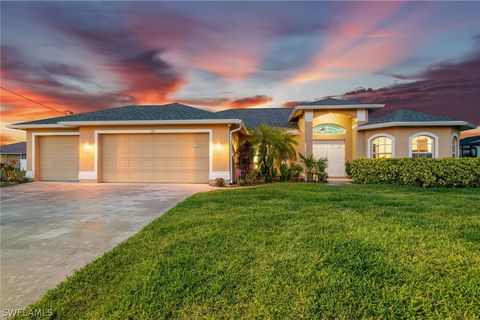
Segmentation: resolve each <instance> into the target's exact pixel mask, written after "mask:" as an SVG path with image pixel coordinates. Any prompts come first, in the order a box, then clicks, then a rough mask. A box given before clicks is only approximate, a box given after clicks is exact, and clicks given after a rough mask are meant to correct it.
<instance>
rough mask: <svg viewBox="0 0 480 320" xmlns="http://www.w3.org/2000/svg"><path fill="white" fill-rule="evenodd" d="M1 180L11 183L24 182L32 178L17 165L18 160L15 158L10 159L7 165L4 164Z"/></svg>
mask: <svg viewBox="0 0 480 320" xmlns="http://www.w3.org/2000/svg"><path fill="white" fill-rule="evenodd" d="M0 180H1V181H2V182H10V183H11V182H19V183H24V182H28V181H30V179H28V178H27V177H26V172H25V171H24V170H20V168H18V167H17V162H16V161H15V160H13V161H10V163H9V164H7V165H4V164H2V167H1V175H0Z"/></svg>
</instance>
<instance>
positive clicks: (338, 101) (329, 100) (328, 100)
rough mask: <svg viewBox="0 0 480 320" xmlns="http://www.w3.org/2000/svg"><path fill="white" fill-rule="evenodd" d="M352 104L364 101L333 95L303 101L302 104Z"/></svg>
mask: <svg viewBox="0 0 480 320" xmlns="http://www.w3.org/2000/svg"><path fill="white" fill-rule="evenodd" d="M352 104H364V103H363V102H360V101H356V100H347V99H338V98H331V97H328V98H324V99H319V100H314V101H308V102H302V103H301V105H302V106H347V105H352Z"/></svg>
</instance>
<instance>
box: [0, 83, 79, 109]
mask: <svg viewBox="0 0 480 320" xmlns="http://www.w3.org/2000/svg"><path fill="white" fill-rule="evenodd" d="M0 89H3V90H5V91H8V92H10V93H13V94H14V95H16V96H19V97H21V98H23V99H26V100H28V101H31V102H33V103H36V104H38V105H41V106H42V107H44V108H47V109H50V110H53V111H55V112H58V113H61V114H69V113H70V111H65V112H62V111H58V110H57V109H54V108H52V107H49V106H47V105H44V104H43V103H40V102H38V101H35V100H33V99H30V98H28V97H25V96H23V95H21V94H20V93H16V92H13V91H12V90H9V89H7V88H4V87H0Z"/></svg>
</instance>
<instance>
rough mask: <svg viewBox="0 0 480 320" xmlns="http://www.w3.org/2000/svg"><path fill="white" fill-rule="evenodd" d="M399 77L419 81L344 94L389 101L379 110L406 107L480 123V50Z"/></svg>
mask: <svg viewBox="0 0 480 320" xmlns="http://www.w3.org/2000/svg"><path fill="white" fill-rule="evenodd" d="M395 77H396V78H397V79H403V80H417V81H414V82H410V83H405V84H399V85H394V86H390V87H384V88H379V89H372V88H360V89H356V90H353V91H350V92H347V93H345V94H344V96H346V97H351V98H355V99H359V100H361V101H364V102H367V103H385V104H386V108H385V109H384V110H382V111H379V112H378V114H382V113H385V112H388V111H392V110H395V109H398V108H406V109H412V110H417V111H421V112H427V113H433V114H439V115H445V116H449V117H452V118H454V119H461V120H468V121H471V122H474V123H477V124H478V123H480V50H478V51H476V52H474V53H473V54H471V55H469V56H468V57H466V58H465V59H464V60H463V61H458V62H442V63H438V64H435V65H432V66H431V67H429V68H427V69H426V70H424V71H422V72H419V73H417V74H412V75H396V76H395ZM418 79H420V80H418Z"/></svg>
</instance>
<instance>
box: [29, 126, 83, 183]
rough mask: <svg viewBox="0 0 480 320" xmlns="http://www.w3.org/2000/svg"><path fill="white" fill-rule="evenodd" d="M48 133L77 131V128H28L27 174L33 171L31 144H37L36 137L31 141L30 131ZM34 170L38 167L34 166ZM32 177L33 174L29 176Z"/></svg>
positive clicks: (36, 155) (36, 158)
mask: <svg viewBox="0 0 480 320" xmlns="http://www.w3.org/2000/svg"><path fill="white" fill-rule="evenodd" d="M34 132H35V133H37V132H38V133H49V132H55V133H57V132H78V129H76V128H75V129H56V128H45V129H29V130H27V146H26V148H27V150H26V152H27V176H30V175H31V172H32V171H33V168H32V156H33V155H32V145H33V144H34V143H35V145H37V144H36V143H37V142H38V137H36V138H35V140H36V141H35V142H34V141H33V135H32V133H34ZM38 163H39V162H38V152H36V153H35V164H36V165H35V166H36V167H37V165H38ZM35 171H37V172H38V168H35ZM30 177H32V178H33V176H30Z"/></svg>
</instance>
